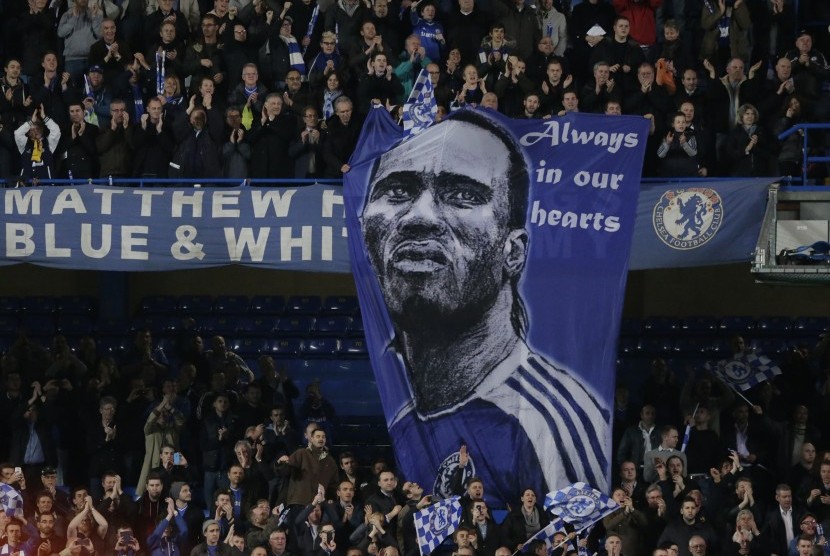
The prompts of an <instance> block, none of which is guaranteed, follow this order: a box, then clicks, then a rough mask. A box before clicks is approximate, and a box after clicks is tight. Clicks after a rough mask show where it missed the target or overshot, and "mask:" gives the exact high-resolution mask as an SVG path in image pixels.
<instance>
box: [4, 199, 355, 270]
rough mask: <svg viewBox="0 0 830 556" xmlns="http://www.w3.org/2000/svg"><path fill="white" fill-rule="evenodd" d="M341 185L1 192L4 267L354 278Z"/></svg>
mask: <svg viewBox="0 0 830 556" xmlns="http://www.w3.org/2000/svg"><path fill="white" fill-rule="evenodd" d="M341 192H342V189H341V188H340V187H333V186H324V185H312V186H307V187H284V188H258V187H235V188H215V189H214V188H210V189H208V188H187V189H175V188H121V187H107V186H95V185H84V186H79V187H31V188H24V189H5V190H2V191H0V196H2V222H0V249H2V250H3V251H2V256H0V265H2V264H14V263H22V262H26V263H32V264H39V265H44V266H52V267H56V268H72V269H89V270H120V271H148V270H182V269H188V268H207V267H211V266H222V265H229V264H243V265H256V266H259V267H262V268H275V269H276V268H278V269H286V270H307V271H317V272H321V271H322V272H348V271H349V262H348V252H347V250H346V244H345V242H346V239H345V236H346V228H345V227H344V221H343V196H342V194H341Z"/></svg>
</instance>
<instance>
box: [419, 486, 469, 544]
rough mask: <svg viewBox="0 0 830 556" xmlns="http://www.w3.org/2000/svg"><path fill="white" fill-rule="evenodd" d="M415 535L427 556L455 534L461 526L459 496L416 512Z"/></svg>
mask: <svg viewBox="0 0 830 556" xmlns="http://www.w3.org/2000/svg"><path fill="white" fill-rule="evenodd" d="M414 518H415V534H416V535H417V537H418V548H419V549H420V550H421V554H422V555H424V556H426V555H427V554H430V553H432V551H433V550H435V549H436V548H438V546H439V545H440V544H441V543H442V542H444V539H446V538H447V537H449V536H450V535H452V534H453V532H454V531H455V530H456V529H457V528H458V526H459V525H460V524H461V502H460V498H459V497H458V496H453V497H452V498H447V499H445V500H441V501H440V502H438V503H436V504H432V505H431V506H427V507H426V508H424V509H423V510H419V511H417V512H415V515H414Z"/></svg>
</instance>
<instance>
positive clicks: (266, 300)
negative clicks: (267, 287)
mask: <svg viewBox="0 0 830 556" xmlns="http://www.w3.org/2000/svg"><path fill="white" fill-rule="evenodd" d="M284 310H285V298H284V297H283V296H281V295H255V296H254V297H252V298H251V305H250V307H249V308H248V311H249V312H250V313H251V314H252V315H280V314H282V312H283V311H284Z"/></svg>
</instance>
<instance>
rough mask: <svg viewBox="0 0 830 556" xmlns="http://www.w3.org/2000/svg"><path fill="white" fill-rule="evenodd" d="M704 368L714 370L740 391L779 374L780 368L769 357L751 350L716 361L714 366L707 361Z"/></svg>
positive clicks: (744, 390)
mask: <svg viewBox="0 0 830 556" xmlns="http://www.w3.org/2000/svg"><path fill="white" fill-rule="evenodd" d="M706 370H709V371H714V372H715V374H716V375H717V377H718V378H719V379H721V380H722V381H724V382H725V383H726V384H727V385H729V386H730V387H732V388H733V389H735V390H738V391H740V392H746V391H747V390H749V389H750V388H752V387H753V386H757V385H758V384H761V383H762V382H766V381H767V380H771V379H773V378H775V377H776V376H778V375H780V374H781V369H780V368H779V367H778V365H776V364H775V363H773V362H772V360H770V358H769V357H767V356H766V355H758V354H756V353H752V352H750V353H744V354H742V355H740V356H738V357H735V358H733V359H724V360H721V361H718V362H717V364H716V365H715V366H714V368H713V367H712V365H711V364H710V363H707V364H706Z"/></svg>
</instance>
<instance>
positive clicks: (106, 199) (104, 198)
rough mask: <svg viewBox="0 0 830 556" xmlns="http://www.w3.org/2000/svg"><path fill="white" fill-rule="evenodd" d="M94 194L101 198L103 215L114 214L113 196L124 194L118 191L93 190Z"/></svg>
mask: <svg viewBox="0 0 830 556" xmlns="http://www.w3.org/2000/svg"><path fill="white" fill-rule="evenodd" d="M92 192H93V193H97V194H98V195H100V196H101V214H112V196H113V195H121V194H123V193H124V192H123V191H121V190H118V189H93V190H92Z"/></svg>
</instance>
